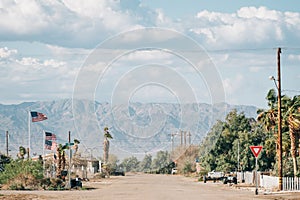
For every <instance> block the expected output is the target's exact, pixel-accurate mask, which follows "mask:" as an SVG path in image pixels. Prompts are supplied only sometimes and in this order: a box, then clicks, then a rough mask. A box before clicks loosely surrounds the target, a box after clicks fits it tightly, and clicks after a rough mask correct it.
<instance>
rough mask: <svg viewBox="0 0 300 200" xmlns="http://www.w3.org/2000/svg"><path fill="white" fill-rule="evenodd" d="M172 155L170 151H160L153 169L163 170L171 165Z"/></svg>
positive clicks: (153, 161)
mask: <svg viewBox="0 0 300 200" xmlns="http://www.w3.org/2000/svg"><path fill="white" fill-rule="evenodd" d="M171 162H172V161H171V159H170V154H169V153H168V151H159V152H157V154H156V157H155V158H154V159H153V160H152V164H151V167H152V169H156V170H161V169H163V168H165V167H168V165H169V164H170V163H171Z"/></svg>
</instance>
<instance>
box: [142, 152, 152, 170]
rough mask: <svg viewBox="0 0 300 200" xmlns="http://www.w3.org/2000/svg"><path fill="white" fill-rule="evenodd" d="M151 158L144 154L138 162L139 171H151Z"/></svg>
mask: <svg viewBox="0 0 300 200" xmlns="http://www.w3.org/2000/svg"><path fill="white" fill-rule="evenodd" d="M151 163H152V156H151V155H150V154H146V155H145V157H144V159H143V160H142V162H140V171H143V172H146V171H150V170H151Z"/></svg>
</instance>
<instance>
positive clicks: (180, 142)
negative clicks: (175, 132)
mask: <svg viewBox="0 0 300 200" xmlns="http://www.w3.org/2000/svg"><path fill="white" fill-rule="evenodd" d="M182 143H183V142H182V131H181V130H180V146H181V147H182Z"/></svg>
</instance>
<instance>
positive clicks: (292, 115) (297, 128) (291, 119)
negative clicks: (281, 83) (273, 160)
mask: <svg viewBox="0 0 300 200" xmlns="http://www.w3.org/2000/svg"><path fill="white" fill-rule="evenodd" d="M282 102H283V109H284V115H283V123H284V124H285V126H288V130H289V136H290V145H291V156H292V159H293V171H294V176H296V175H297V174H298V166H297V147H298V141H299V133H300V111H299V109H300V95H298V96H295V97H294V98H292V99H291V98H289V97H287V96H283V97H282Z"/></svg>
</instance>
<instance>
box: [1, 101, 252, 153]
mask: <svg viewBox="0 0 300 200" xmlns="http://www.w3.org/2000/svg"><path fill="white" fill-rule="evenodd" d="M232 109H236V110H237V111H238V112H244V114H245V115H246V116H247V117H253V118H256V111H257V108H256V107H255V106H245V105H229V104H226V103H220V104H216V105H210V104H206V103H191V104H183V105H182V104H174V103H138V102H137V103H129V104H128V105H111V104H109V103H105V102H104V103H99V102H97V101H95V102H94V101H88V100H73V99H64V100H54V101H45V102H25V103H21V104H17V105H2V104H0V122H1V123H0V133H2V136H0V142H1V144H2V145H1V147H0V148H1V149H0V152H2V153H4V152H6V140H5V139H6V137H5V132H6V131H8V133H9V140H8V141H9V142H8V149H9V154H10V155H12V156H13V157H15V156H16V154H17V152H18V148H19V146H24V147H26V148H27V147H28V146H29V144H28V143H29V137H30V146H31V147H30V152H31V155H35V154H37V155H39V154H42V153H43V151H45V152H46V153H47V152H49V150H44V140H43V138H44V137H43V131H47V132H52V133H54V134H56V137H57V143H60V144H65V143H66V142H67V141H68V132H69V131H70V135H71V140H72V141H73V140H74V139H78V140H79V141H80V145H79V152H81V153H82V154H83V155H86V156H95V157H99V156H101V155H102V154H103V153H102V152H103V151H102V142H103V133H104V131H103V129H104V127H108V128H109V131H110V133H111V135H112V136H113V139H112V140H111V142H110V147H111V148H110V150H111V153H113V154H116V155H117V156H118V157H120V158H124V157H127V156H129V155H144V154H146V153H155V152H157V151H158V150H171V148H172V147H173V148H174V147H176V146H178V145H184V144H186V145H188V144H189V143H191V144H199V143H200V142H201V140H202V139H203V137H205V135H206V134H207V132H208V131H209V130H210V128H211V127H212V126H213V124H214V123H215V122H216V120H224V118H225V116H226V114H227V113H228V112H230V111H231V110H232ZM30 111H37V112H41V113H43V114H46V115H47V117H48V119H47V120H44V121H40V122H31V117H30V115H29V112H30ZM29 128H30V133H29Z"/></svg>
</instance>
